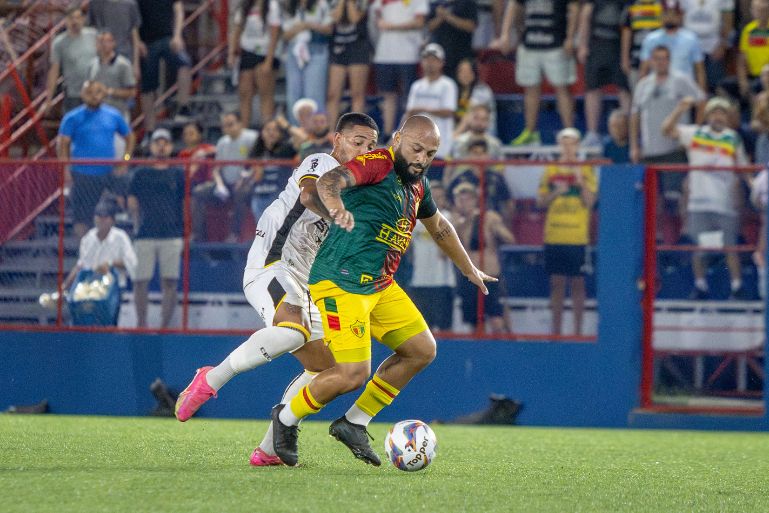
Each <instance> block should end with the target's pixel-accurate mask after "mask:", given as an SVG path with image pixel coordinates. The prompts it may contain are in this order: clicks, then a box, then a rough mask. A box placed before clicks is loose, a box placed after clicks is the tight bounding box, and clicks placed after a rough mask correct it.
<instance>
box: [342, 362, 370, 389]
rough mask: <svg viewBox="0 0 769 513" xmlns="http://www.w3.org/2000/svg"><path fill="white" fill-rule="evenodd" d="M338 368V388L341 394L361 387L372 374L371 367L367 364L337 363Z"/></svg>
mask: <svg viewBox="0 0 769 513" xmlns="http://www.w3.org/2000/svg"><path fill="white" fill-rule="evenodd" d="M336 369H338V373H337V376H338V379H337V388H338V390H339V393H341V394H346V393H347V392H352V391H353V390H357V389H359V388H360V387H362V386H363V385H365V384H366V382H367V381H368V378H369V375H370V374H371V367H370V366H369V365H366V364H356V365H352V364H345V365H337V367H336Z"/></svg>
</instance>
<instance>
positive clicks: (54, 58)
mask: <svg viewBox="0 0 769 513" xmlns="http://www.w3.org/2000/svg"><path fill="white" fill-rule="evenodd" d="M62 41H63V39H62V37H61V36H60V35H59V36H56V38H55V39H54V40H53V43H52V44H51V63H53V64H59V65H60V64H61V57H62V52H63V50H62V48H61V46H62Z"/></svg>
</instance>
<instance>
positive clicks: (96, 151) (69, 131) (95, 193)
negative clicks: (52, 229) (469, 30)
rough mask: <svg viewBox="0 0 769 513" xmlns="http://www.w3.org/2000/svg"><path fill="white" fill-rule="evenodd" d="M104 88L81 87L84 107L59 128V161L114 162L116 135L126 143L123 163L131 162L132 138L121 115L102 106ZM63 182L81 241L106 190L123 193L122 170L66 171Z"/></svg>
mask: <svg viewBox="0 0 769 513" xmlns="http://www.w3.org/2000/svg"><path fill="white" fill-rule="evenodd" d="M106 94H107V88H106V87H105V86H104V84H102V83H101V82H96V81H88V82H86V83H85V84H83V88H82V90H81V93H80V97H81V99H82V100H83V104H82V105H80V106H79V107H76V108H74V109H73V110H71V111H69V112H68V113H67V114H66V115H65V116H64V118H63V119H62V120H61V126H60V127H59V139H58V147H57V151H58V155H59V159H61V160H69V159H73V160H75V159H89V160H96V159H103V160H113V159H114V158H115V134H119V135H121V136H123V137H124V138H125V139H126V153H125V156H124V157H123V158H124V159H126V160H127V159H130V158H131V154H132V153H133V149H134V135H133V133H132V132H131V129H130V128H129V126H128V124H127V123H126V121H125V119H124V118H123V116H122V115H121V114H120V111H118V110H117V109H115V108H114V107H111V106H109V105H105V104H103V103H102V102H103V100H104V98H105V96H106ZM65 173H66V177H65V181H66V183H68V184H71V193H70V197H69V199H70V202H71V205H72V211H73V217H74V225H75V226H74V229H75V234H76V235H77V236H78V237H79V238H80V237H82V236H83V235H84V234H85V232H86V231H87V230H88V228H89V227H90V226H91V223H92V221H93V210H94V207H95V206H96V203H98V201H99V198H100V197H101V195H102V193H103V192H104V190H105V189H107V188H109V189H112V190H113V192H117V193H120V192H123V191H122V190H121V183H120V182H123V181H124V180H123V179H122V178H123V175H124V174H125V169H124V168H122V167H119V168H118V169H117V170H115V171H113V167H112V166H109V165H77V164H74V165H72V166H71V167H69V166H68V167H65Z"/></svg>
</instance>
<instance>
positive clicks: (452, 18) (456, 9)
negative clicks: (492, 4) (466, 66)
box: [427, 0, 478, 78]
mask: <svg viewBox="0 0 769 513" xmlns="http://www.w3.org/2000/svg"><path fill="white" fill-rule="evenodd" d="M477 24H478V6H476V5H475V2H474V1H473V0H433V1H431V2H430V14H429V15H428V16H427V30H429V31H430V33H431V35H430V41H431V42H433V43H438V44H439V45H441V46H442V47H443V49H444V50H445V51H446V62H445V63H444V67H443V72H444V74H445V75H446V76H447V77H451V78H454V77H455V76H456V70H457V64H459V61H461V60H462V59H472V58H473V57H474V54H473V32H475V27H476V26H477Z"/></svg>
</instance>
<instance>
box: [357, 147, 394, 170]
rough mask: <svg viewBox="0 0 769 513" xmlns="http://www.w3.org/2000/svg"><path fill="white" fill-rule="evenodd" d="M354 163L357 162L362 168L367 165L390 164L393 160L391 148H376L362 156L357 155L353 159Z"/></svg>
mask: <svg viewBox="0 0 769 513" xmlns="http://www.w3.org/2000/svg"><path fill="white" fill-rule="evenodd" d="M352 160H353V161H354V162H359V163H360V164H361V165H362V166H366V165H367V164H369V163H373V162H377V163H384V162H387V163H390V162H392V161H393V160H394V158H393V152H392V148H377V149H375V150H371V151H369V152H367V153H364V154H363V155H358V156H357V157H355V158H354V159H352Z"/></svg>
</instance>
